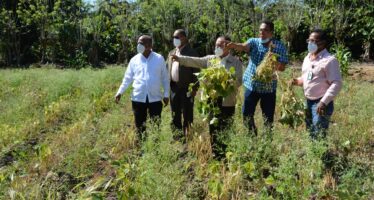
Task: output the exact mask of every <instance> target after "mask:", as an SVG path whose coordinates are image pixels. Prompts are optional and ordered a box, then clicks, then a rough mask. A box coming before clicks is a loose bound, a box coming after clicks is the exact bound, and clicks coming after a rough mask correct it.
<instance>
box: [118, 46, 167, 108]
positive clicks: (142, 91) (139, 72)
mask: <svg viewBox="0 0 374 200" xmlns="http://www.w3.org/2000/svg"><path fill="white" fill-rule="evenodd" d="M131 83H132V87H133V90H132V93H131V100H132V101H136V102H143V103H145V102H146V98H147V96H148V101H149V103H152V102H156V101H161V100H162V98H163V97H166V98H169V90H170V79H169V72H168V70H167V69H166V63H165V59H164V57H162V55H160V54H158V53H155V52H153V51H152V52H151V53H150V54H149V56H148V58H146V57H144V55H143V54H140V53H138V54H137V55H135V56H134V57H133V58H132V59H131V60H130V62H129V64H128V66H127V69H126V72H125V75H124V77H123V81H122V84H121V86H120V87H119V89H118V92H117V95H118V94H122V93H123V92H124V91H125V90H126V89H127V88H128V87H129V85H130V84H131ZM161 87H162V88H163V95H162V91H161Z"/></svg>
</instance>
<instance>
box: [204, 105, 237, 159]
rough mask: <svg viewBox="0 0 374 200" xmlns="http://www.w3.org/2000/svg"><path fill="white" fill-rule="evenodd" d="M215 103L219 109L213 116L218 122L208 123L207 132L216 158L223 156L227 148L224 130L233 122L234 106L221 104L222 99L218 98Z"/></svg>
mask: <svg viewBox="0 0 374 200" xmlns="http://www.w3.org/2000/svg"><path fill="white" fill-rule="evenodd" d="M216 105H217V106H218V108H219V110H220V113H219V114H218V115H216V116H215V117H216V118H217V119H218V122H217V123H216V124H209V133H210V136H211V141H212V151H213V153H214V155H215V156H216V157H217V158H219V159H222V158H224V157H225V154H226V148H227V144H226V143H225V140H226V139H227V135H225V134H224V133H225V132H224V131H225V130H227V129H229V128H230V127H231V125H232V123H233V116H234V114H235V106H230V107H226V106H222V99H219V100H218V102H217V104H216Z"/></svg>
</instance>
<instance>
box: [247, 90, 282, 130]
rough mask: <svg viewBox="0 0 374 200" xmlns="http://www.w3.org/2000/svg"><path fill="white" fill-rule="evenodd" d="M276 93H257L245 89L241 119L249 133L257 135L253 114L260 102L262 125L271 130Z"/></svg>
mask: <svg viewBox="0 0 374 200" xmlns="http://www.w3.org/2000/svg"><path fill="white" fill-rule="evenodd" d="M275 99H276V92H272V93H258V92H256V91H252V90H248V89H247V88H245V92H244V104H243V119H244V123H245V125H248V129H249V131H252V132H253V133H255V134H256V135H257V128H256V125H255V120H254V114H255V111H256V106H257V104H258V102H260V107H261V110H262V116H263V117H264V124H265V126H266V127H267V128H270V129H272V127H273V122H274V112H275Z"/></svg>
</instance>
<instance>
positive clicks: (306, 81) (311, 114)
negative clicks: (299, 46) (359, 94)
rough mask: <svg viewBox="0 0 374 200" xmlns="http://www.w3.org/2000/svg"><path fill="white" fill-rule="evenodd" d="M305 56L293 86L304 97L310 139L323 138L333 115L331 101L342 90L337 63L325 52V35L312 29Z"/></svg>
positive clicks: (318, 30)
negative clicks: (295, 86)
mask: <svg viewBox="0 0 374 200" xmlns="http://www.w3.org/2000/svg"><path fill="white" fill-rule="evenodd" d="M307 43H308V52H309V54H308V55H307V56H306V57H305V59H304V62H303V65H302V75H301V76H300V77H299V78H297V79H294V80H293V81H292V83H293V84H294V85H298V86H303V88H304V95H305V97H306V104H307V113H306V114H307V115H306V126H307V129H308V130H309V132H310V136H311V138H313V139H317V138H324V137H325V136H326V130H327V128H328V127H329V119H330V117H331V115H332V113H333V111H334V103H333V100H334V98H335V97H336V95H337V94H338V93H339V91H340V90H341V88H342V77H341V74H340V68H339V63H338V60H337V59H336V58H335V57H334V56H333V55H331V54H330V53H329V52H328V51H327V50H326V46H327V34H326V33H325V31H323V30H321V29H315V30H313V31H312V33H311V34H310V35H309V39H308V40H307Z"/></svg>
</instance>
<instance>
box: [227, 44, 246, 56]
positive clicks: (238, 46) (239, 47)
mask: <svg viewBox="0 0 374 200" xmlns="http://www.w3.org/2000/svg"><path fill="white" fill-rule="evenodd" d="M225 49H235V50H236V51H244V52H247V53H248V52H249V47H248V46H247V44H246V43H234V42H230V43H228V44H227V45H226V46H225Z"/></svg>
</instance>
